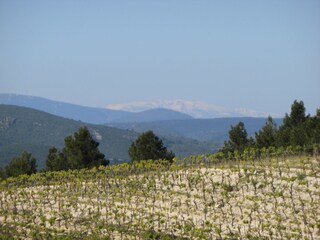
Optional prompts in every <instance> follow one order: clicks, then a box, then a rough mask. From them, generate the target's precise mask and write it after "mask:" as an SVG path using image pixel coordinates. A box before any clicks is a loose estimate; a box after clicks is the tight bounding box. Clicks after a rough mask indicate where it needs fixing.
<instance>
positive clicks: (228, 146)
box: [223, 122, 249, 152]
mask: <svg viewBox="0 0 320 240" xmlns="http://www.w3.org/2000/svg"><path fill="white" fill-rule="evenodd" d="M248 144H249V139H248V134H247V130H246V129H245V126H244V123H243V122H239V123H238V124H237V125H236V126H231V129H230V131H229V141H228V142H225V143H224V148H223V151H224V152H228V151H230V152H235V151H239V152H242V151H243V150H244V149H245V148H246V147H247V146H248Z"/></svg>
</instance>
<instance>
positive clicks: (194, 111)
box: [106, 100, 279, 119]
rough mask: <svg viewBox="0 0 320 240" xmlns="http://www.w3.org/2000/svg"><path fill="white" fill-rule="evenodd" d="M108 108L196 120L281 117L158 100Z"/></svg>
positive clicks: (242, 109)
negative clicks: (175, 113)
mask: <svg viewBox="0 0 320 240" xmlns="http://www.w3.org/2000/svg"><path fill="white" fill-rule="evenodd" d="M106 108H108V109H114V110H122V111H129V112H141V111H145V110H147V109H154V108H166V109H171V110H174V111H178V112H182V113H185V114H188V115H190V116H193V117H195V118H205V119H206V118H221V117H267V116H268V115H271V116H273V117H279V115H277V114H275V113H266V112H262V113H261V112H257V111H255V110H251V109H246V108H238V109H227V108H225V107H222V106H217V105H214V104H209V103H206V102H200V101H188V100H158V101H149V102H131V103H120V104H108V105H106Z"/></svg>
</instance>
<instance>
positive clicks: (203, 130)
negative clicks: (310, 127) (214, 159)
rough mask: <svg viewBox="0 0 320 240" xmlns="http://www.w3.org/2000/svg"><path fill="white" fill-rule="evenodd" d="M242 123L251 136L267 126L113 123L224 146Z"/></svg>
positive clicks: (249, 122) (257, 121)
mask: <svg viewBox="0 0 320 240" xmlns="http://www.w3.org/2000/svg"><path fill="white" fill-rule="evenodd" d="M239 121H242V122H243V123H244V124H245V127H246V130H247V132H248V135H249V136H253V135H254V133H255V132H257V131H259V130H260V129H261V127H262V126H263V125H264V124H265V121H266V119H265V118H251V117H241V118H214V119H181V120H171V121H156V122H149V123H112V124H109V126H114V127H118V128H122V129H133V130H134V131H137V132H143V131H146V130H148V129H152V130H153V131H154V132H155V133H157V134H159V135H163V136H172V135H175V136H181V137H186V138H192V139H195V140H198V141H214V142H216V143H219V144H222V143H223V141H225V140H227V139H228V138H229V130H230V127H231V125H232V126H234V125H236V124H238V123H239ZM274 121H275V122H276V123H277V125H280V124H281V123H282V119H274Z"/></svg>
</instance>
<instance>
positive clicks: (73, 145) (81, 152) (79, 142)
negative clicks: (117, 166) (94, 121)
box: [62, 127, 109, 169]
mask: <svg viewBox="0 0 320 240" xmlns="http://www.w3.org/2000/svg"><path fill="white" fill-rule="evenodd" d="M64 145H65V147H64V148H63V150H62V153H63V154H64V156H65V158H66V159H67V161H68V168H70V169H80V168H90V167H94V166H99V165H108V164H109V161H108V160H106V159H105V156H104V154H103V153H101V152H100V151H99V149H98V146H99V143H98V142H96V141H95V140H94V139H93V138H92V136H91V134H90V132H89V130H88V128H87V127H81V128H80V129H79V131H78V132H75V133H74V135H73V136H68V137H66V138H65V139H64Z"/></svg>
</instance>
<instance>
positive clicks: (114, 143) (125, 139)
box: [0, 105, 137, 168]
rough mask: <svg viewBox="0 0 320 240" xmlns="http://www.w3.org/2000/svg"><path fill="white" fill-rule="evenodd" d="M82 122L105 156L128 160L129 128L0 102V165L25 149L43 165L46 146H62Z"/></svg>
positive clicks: (131, 137)
mask: <svg viewBox="0 0 320 240" xmlns="http://www.w3.org/2000/svg"><path fill="white" fill-rule="evenodd" d="M83 125H86V126H87V127H88V128H89V129H90V131H91V133H92V134H93V136H94V137H95V139H96V140H97V141H99V142H100V146H99V148H100V151H102V152H103V153H104V154H105V155H106V157H107V158H108V159H113V158H116V159H125V160H128V158H129V157H128V154H127V149H128V147H129V145H130V143H131V141H132V140H133V139H135V138H136V136H137V134H136V133H134V132H132V131H127V130H120V129H116V128H112V127H105V126H99V125H92V124H85V123H82V122H79V121H74V120H69V119H65V118H61V117H57V116H54V115H51V114H48V113H44V112H41V111H38V110H34V109H30V108H24V107H18V106H10V105H0V135H1V138H0V165H5V164H7V163H8V162H9V161H10V160H11V158H12V157H14V156H17V155H19V154H20V153H21V151H23V150H27V151H29V152H31V153H32V154H33V155H34V156H35V157H36V159H37V161H38V167H39V168H42V167H43V166H44V161H45V158H46V155H47V153H48V149H49V148H50V147H51V146H56V147H58V148H62V147H63V144H64V138H65V137H66V136H68V135H72V134H73V133H74V132H76V131H77V130H78V129H79V127H80V126H83Z"/></svg>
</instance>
